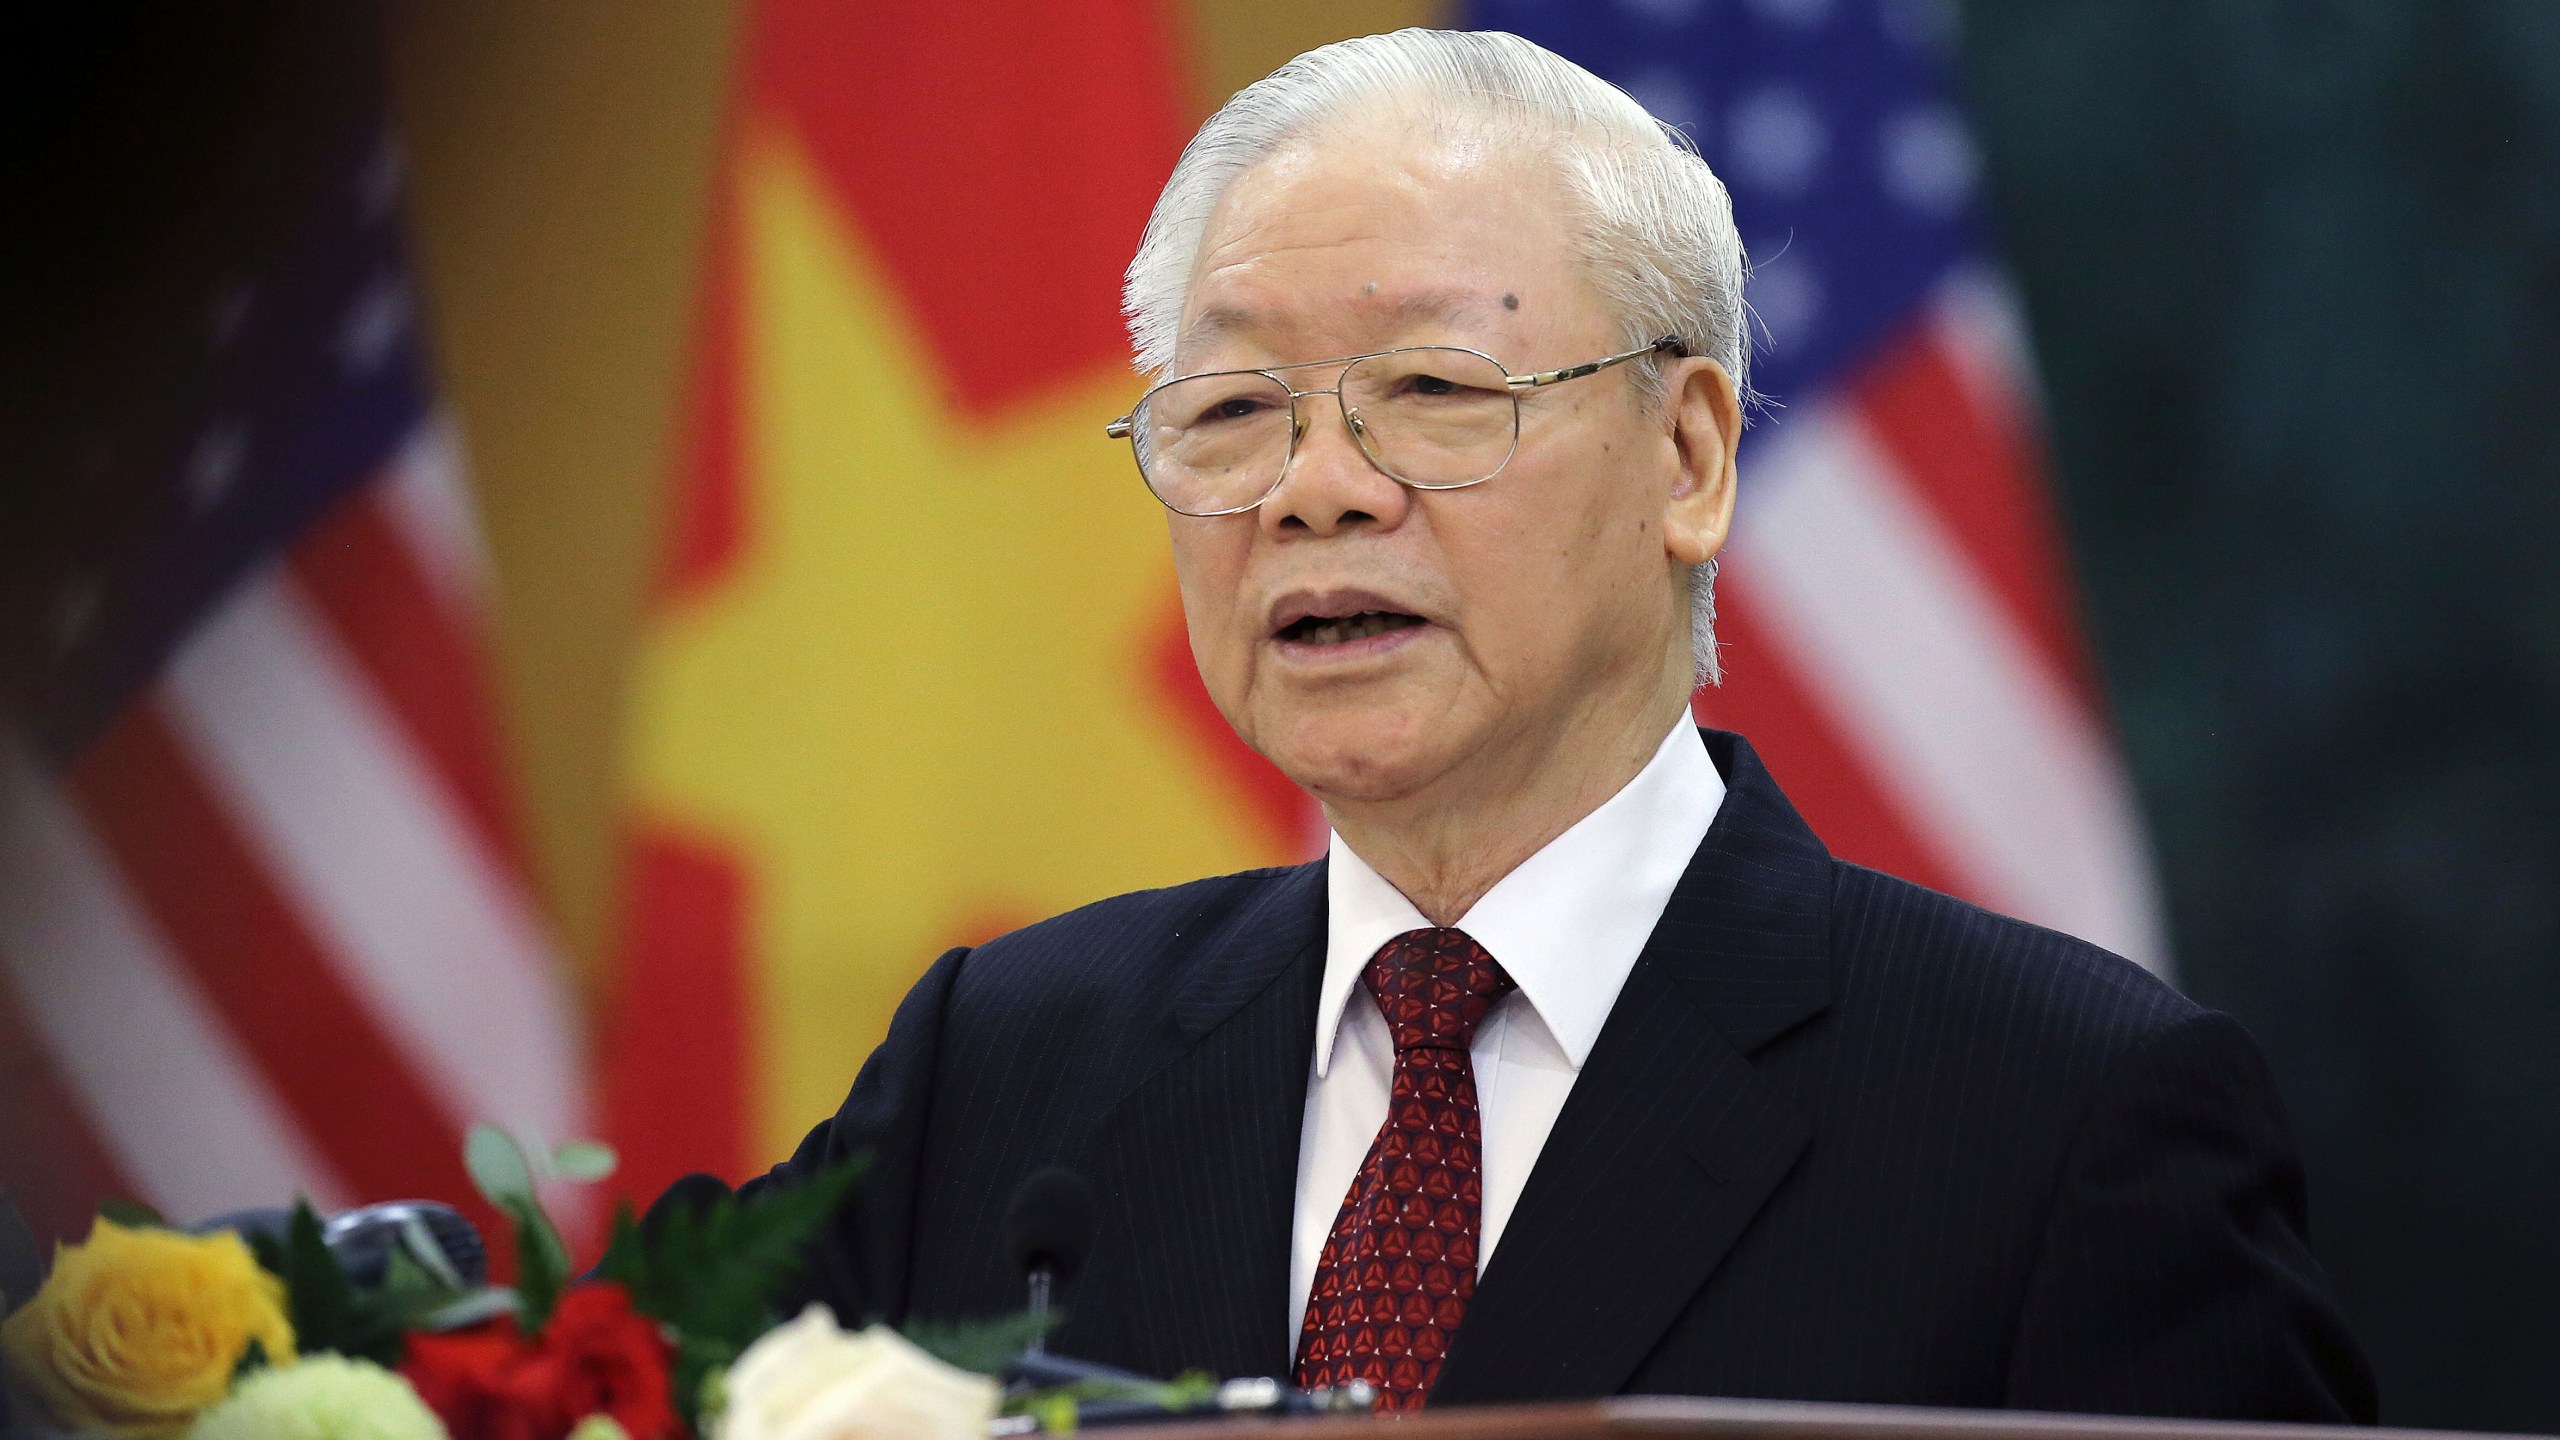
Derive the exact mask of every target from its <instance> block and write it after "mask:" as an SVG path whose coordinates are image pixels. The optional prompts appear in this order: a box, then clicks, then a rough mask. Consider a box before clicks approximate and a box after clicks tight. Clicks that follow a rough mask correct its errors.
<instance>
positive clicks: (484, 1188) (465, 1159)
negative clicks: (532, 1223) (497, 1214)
mask: <svg viewBox="0 0 2560 1440" xmlns="http://www.w3.org/2000/svg"><path fill="white" fill-rule="evenodd" d="M462 1165H463V1168H464V1169H466V1170H468V1171H470V1172H471V1183H472V1184H473V1185H475V1186H477V1187H479V1190H480V1196H481V1198H482V1199H484V1200H487V1201H488V1202H489V1204H490V1205H491V1207H492V1208H495V1209H498V1210H501V1211H503V1210H505V1209H506V1208H507V1203H508V1202H509V1201H511V1200H525V1201H530V1200H532V1199H533V1167H532V1166H530V1165H528V1164H526V1163H525V1158H524V1147H522V1146H520V1145H518V1144H516V1141H515V1137H514V1136H512V1135H509V1134H508V1133H507V1132H506V1131H504V1130H501V1129H499V1128H498V1127H497V1126H495V1125H474V1126H472V1127H471V1133H470V1134H469V1135H467V1136H465V1137H464V1138H463V1142H462Z"/></svg>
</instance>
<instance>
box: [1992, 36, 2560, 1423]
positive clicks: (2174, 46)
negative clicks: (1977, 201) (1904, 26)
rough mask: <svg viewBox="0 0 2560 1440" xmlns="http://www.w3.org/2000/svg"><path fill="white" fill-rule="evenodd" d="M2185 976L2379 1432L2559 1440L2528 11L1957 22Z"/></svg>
mask: <svg viewBox="0 0 2560 1440" xmlns="http://www.w3.org/2000/svg"><path fill="white" fill-rule="evenodd" d="M1965 19H1966V35H1967V68H1968V74H1967V82H1968V85H1969V87H1970V89H1971V92H1972V99H1973V102H1974V104H1975V106H1976V113H1977V116H1978V119H1979V123H1980V126H1981V130H1982V140H1983V145H1984V149H1985V151H1986V153H1987V159H1988V162H1989V170H1990V174H1991V177H1992V181H1993V186H1994V191H1995V195H1996V199H1997V202H1998V206H1999V210H2000V216H2001V224H2002V227H2003V230H2004V240H2005V243H2006V245H2007V248H2008V251H2009V254H2010V256H2011V259H2012V261H2013V263H2014V265H2015V267H2016V270H2017V272H2018V275H2019V278H2020V281H2021V283H2022V286H2023V289H2024V291H2025V295H2026V299H2027V305H2028V309H2029V312H2030V317H2031V321H2032V326H2033V334H2034V338H2035V343H2036V346H2037V349H2038V352H2039V356H2040V359H2041V362H2042V365H2043V372H2044V375H2045V378H2046V382H2047V384H2048V385H2049V387H2050V392H2051V393H2050V397H2049V398H2050V405H2051V412H2052V417H2053V432H2054V433H2053V440H2054V448H2055V456H2056V462H2057V466H2058V469H2059V473H2060V477H2061V484H2062V491H2063V503H2064V509H2065V513H2066V516H2067V520H2068V523H2069V526H2070V530H2071V535H2072V539H2073V542H2074V547H2075V550H2076V554H2077V563H2078V565H2079V569H2080V575H2081V578H2082V582H2083V587H2084V590H2085V592H2086V596H2087V603H2088V607H2089V615H2090V621H2091V625H2092V628H2093V631H2094V634H2095V636H2096V638H2097V641H2098V644H2099V648H2100V651H2101V654H2102V657H2103V665H2104V671H2105V676H2106V681H2107V685H2108V689H2109V691H2110V695H2111V698H2112V700H2113V703H2114V709H2115V715H2116V717H2117V720H2118V723H2119V725H2120V726H2121V728H2122V730H2123V734H2124V741H2125V745H2126V747H2127V750H2128V752H2129V754H2130V756H2131V758H2132V763H2133V766H2134V769H2135V772H2136V775H2137V778H2138V782H2139V784H2140V787H2141V791H2142V797H2143V800H2144V803H2145V806H2146V809H2147V812H2148V815H2149V819H2150V823H2151V825H2152V827H2153V834H2154V838H2155V841H2156V843H2157V846H2158V849H2159V852H2160V857H2161V866H2162V876H2163V879H2164V881H2165V884H2166V887H2167V892H2168V898H2169V905H2170V921H2171V926H2172V929H2173V933H2174V939H2175V945H2176V954H2177V962H2178V965H2179V967H2180V971H2181V980H2182V983H2183V984H2184V985H2185V986H2186V988H2187V989H2188V990H2189V991H2190V992H2191V993H2192V994H2194V995H2195V996H2197V997H2198V998H2199V999H2202V1000H2203V1001H2205V1002H2206V1003H2208V1004H2212V1005H2216V1006H2219V1007H2221V1008H2223V1009H2227V1010H2230V1011H2232V1012H2233V1013H2235V1014H2237V1015H2238V1016H2240V1017H2241V1019H2242V1020H2244V1021H2245V1022H2246V1023H2247V1024H2248V1025H2249V1026H2250V1028H2251V1029H2252V1030H2254V1031H2255V1032H2256V1033H2257V1034H2258V1035H2259V1036H2260V1037H2261V1039H2263V1040H2264V1042H2265V1043H2266V1046H2267V1049H2268V1050H2269V1052H2270V1053H2271V1055H2272V1056H2273V1058H2274V1061H2275V1064H2276V1067H2277V1070H2278V1073H2279V1074H2280V1075H2281V1077H2282V1079H2283V1082H2284V1085H2285V1089H2286V1092H2287V1095H2288V1098H2289V1099H2290V1101H2291V1103H2292V1106H2293V1111H2294V1117H2295V1120H2296V1123H2297V1124H2298V1125H2299V1127H2300V1129H2301V1131H2302V1133H2303V1141H2304V1144H2305V1149H2306V1153H2307V1155H2308V1157H2309V1161H2310V1166H2311V1172H2312V1207H2313V1214H2312V1226H2313V1238H2314V1240H2315V1241H2316V1242H2317V1244H2318V1246H2319V1248H2320V1250H2321V1252H2322V1254H2323V1256H2324V1257H2325V1259H2326V1260H2327V1262H2328V1263H2329V1264H2330V1266H2331V1267H2332V1269H2333V1271H2334V1273H2335V1274H2336V1276H2337V1278H2338V1281H2339V1283H2340V1285H2341V1286H2342V1288H2343V1289H2344V1291H2345V1293H2346V1296H2347V1299H2348V1301H2349V1303H2350V1304H2351V1305H2352V1307H2353V1308H2354V1311H2355V1314H2356V1316H2357V1319H2358V1322H2359V1324H2360V1328H2361V1331H2362V1334H2363V1336H2364V1338H2365V1341H2366V1343H2367V1345H2368V1346H2369V1347H2370V1349H2371V1350H2372V1352H2373V1355H2374V1359H2375V1363H2376V1366H2377V1368H2378V1369H2379V1371H2380V1373H2381V1379H2382V1394H2383V1406H2384V1418H2385V1420H2386V1421H2387V1422H2390V1423H2398V1424H2441V1425H2456V1426H2499V1427H2505V1428H2531V1429H2539V1430H2560V0H2146V3H2133V0H2115V3H2099V0H1968V3H1967V4H1966V6H1965Z"/></svg>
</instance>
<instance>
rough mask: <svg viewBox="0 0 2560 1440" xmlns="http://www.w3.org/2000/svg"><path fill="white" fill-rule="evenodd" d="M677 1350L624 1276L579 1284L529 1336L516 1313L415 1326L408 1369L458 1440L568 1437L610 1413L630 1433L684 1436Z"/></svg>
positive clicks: (653, 1438)
mask: <svg viewBox="0 0 2560 1440" xmlns="http://www.w3.org/2000/svg"><path fill="white" fill-rule="evenodd" d="M674 1360H675V1350H674V1347H673V1346H671V1345H669V1344H668V1343H667V1339H666V1336H665V1335H664V1334H662V1333H661V1332H660V1331H659V1329H658V1324H657V1322H656V1321H654V1320H651V1319H650V1318H648V1317H647V1316H645V1315H642V1314H640V1313H639V1312H638V1311H635V1310H633V1309H632V1308H631V1296H630V1294H629V1293H628V1292H627V1291H625V1290H624V1289H623V1288H622V1287H621V1286H619V1285H614V1284H607V1283H598V1284H593V1285H580V1286H577V1287H575V1288H573V1289H571V1290H570V1291H569V1292H568V1293H567V1294H565V1295H563V1296H561V1297H560V1304H559V1306H558V1307H557V1308H556V1309H554V1310H553V1311H552V1313H551V1323H550V1325H549V1326H548V1327H546V1328H545V1329H544V1331H543V1332H542V1334H540V1335H539V1336H536V1337H533V1338H531V1339H527V1338H526V1337H525V1336H524V1335H522V1334H521V1333H519V1332H518V1331H517V1329H516V1324H515V1321H514V1320H513V1319H512V1318H505V1319H498V1320H493V1321H491V1322H489V1323H488V1324H486V1325H481V1326H475V1327H474V1328H472V1329H469V1330H461V1331H454V1332H451V1333H448V1334H443V1335H412V1336H410V1337H409V1353H408V1358H407V1359H406V1360H405V1361H403V1362H402V1364H401V1366H400V1373H401V1374H402V1375H403V1376H406V1377H407V1378H408V1381H409V1383H410V1385H411V1386H413V1387H415V1388H416V1390H417V1392H418V1396H419V1398H420V1399H422V1400H424V1401H426V1402H427V1408H428V1409H430V1410H433V1411H434V1412H436V1418H437V1419H439V1420H442V1421H443V1422H444V1425H445V1429H447V1430H449V1431H451V1432H452V1434H453V1440H562V1437H564V1436H566V1435H567V1434H568V1433H569V1432H570V1431H571V1430H572V1429H574V1428H576V1426H577V1424H578V1422H579V1421H581V1420H584V1419H586V1418H587V1417H588V1416H590V1415H597V1414H602V1415H610V1416H612V1417H613V1419H614V1420H615V1421H616V1422H617V1423H619V1424H620V1425H621V1426H622V1428H623V1429H624V1430H625V1431H626V1432H628V1433H629V1434H630V1436H631V1440H675V1437H677V1436H679V1435H681V1434H683V1427H682V1425H681V1424H680V1423H679V1422H678V1421H677V1419H676V1410H675V1400H674V1395H673V1394H672V1386H671V1383H670V1378H669V1376H670V1371H671V1369H672V1367H673V1365H674Z"/></svg>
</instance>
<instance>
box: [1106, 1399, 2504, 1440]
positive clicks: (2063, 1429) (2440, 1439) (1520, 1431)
mask: <svg viewBox="0 0 2560 1440" xmlns="http://www.w3.org/2000/svg"><path fill="white" fill-rule="evenodd" d="M1137 1435H1143V1436H1145V1437H1146V1440H2421V1437H2423V1440H2493V1437H2491V1436H2489V1435H2486V1434H2483V1433H2479V1432H2472V1431H2452V1430H2367V1429H2361V1428H2354V1427H2347V1426H2329V1425H2260V1424H2230V1423H2225V1422H2218V1421H2205V1420H2141V1419H2126V1418H2118V1417H2113V1416H2103V1415H2046V1414H2038V1413H2035V1412H2031V1411H2022V1410H1932V1409H1921V1408H1916V1407H1903V1406H1894V1405H1817V1404H1807V1403H1803V1402H1799V1401H1792V1400H1697V1399H1685V1398H1674V1397H1670V1396H1628V1397H1626V1398H1623V1399H1616V1400H1585V1401H1574V1402H1570V1403H1566V1404H1556V1405H1488V1406H1484V1407H1481V1408H1475V1409H1468V1408H1459V1409H1453V1410H1430V1411H1425V1412H1423V1413H1422V1414H1419V1415H1409V1416H1387V1417H1380V1418H1374V1419H1373V1418H1367V1417H1341V1418H1331V1417H1326V1418H1316V1419H1296V1420H1286V1419H1264V1418H1255V1419H1237V1420H1223V1421H1216V1422H1211V1423H1206V1424H1196V1425H1195V1424H1168V1425H1149V1426H1145V1427H1142V1428H1141V1429H1139V1430H1137V1431H1135V1432H1133V1440H1135V1436H1137ZM2503 1440H2530V1437H2517V1436H2511V1437H2503ZM2545 1440H2548V1437H2545Z"/></svg>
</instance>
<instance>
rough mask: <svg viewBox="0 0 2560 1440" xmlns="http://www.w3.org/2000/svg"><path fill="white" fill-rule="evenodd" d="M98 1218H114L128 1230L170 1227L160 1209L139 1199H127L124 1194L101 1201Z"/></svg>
mask: <svg viewBox="0 0 2560 1440" xmlns="http://www.w3.org/2000/svg"><path fill="white" fill-rule="evenodd" d="M98 1218H99V1219H101V1220H112V1221H114V1222H115V1223H117V1224H118V1225H121V1226H123V1227H124V1228H126V1229H127V1230H166V1229H168V1228H169V1222H168V1221H166V1220H163V1219H161V1218H160V1212H159V1211H157V1210H154V1209H152V1208H151V1207H150V1206H148V1205H145V1204H143V1203H142V1202H141V1201H139V1200H127V1199H125V1198H124V1197H122V1196H116V1197H114V1198H112V1199H107V1200H101V1201H99V1202H98Z"/></svg>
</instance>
